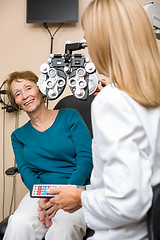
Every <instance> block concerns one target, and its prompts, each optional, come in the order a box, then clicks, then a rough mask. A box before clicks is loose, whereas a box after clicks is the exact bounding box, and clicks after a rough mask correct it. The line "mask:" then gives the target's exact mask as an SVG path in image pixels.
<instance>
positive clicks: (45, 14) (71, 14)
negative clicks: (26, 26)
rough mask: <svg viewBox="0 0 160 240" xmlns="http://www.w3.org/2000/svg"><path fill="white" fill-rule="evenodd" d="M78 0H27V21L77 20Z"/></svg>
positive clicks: (54, 21)
mask: <svg viewBox="0 0 160 240" xmlns="http://www.w3.org/2000/svg"><path fill="white" fill-rule="evenodd" d="M78 5H79V4H78V0H27V14H26V18H27V19H26V22H27V23H44V22H46V23H60V22H68V23H71V22H78Z"/></svg>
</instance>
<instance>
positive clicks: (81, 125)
mask: <svg viewBox="0 0 160 240" xmlns="http://www.w3.org/2000/svg"><path fill="white" fill-rule="evenodd" d="M69 128H70V129H69V131H70V134H71V139H72V141H73V144H74V147H75V151H76V156H75V160H76V168H75V170H74V171H73V173H72V175H71V177H70V179H69V181H68V184H75V183H76V184H77V185H78V184H79V185H85V184H86V183H87V184H88V183H89V179H90V175H91V171H92V167H93V165H92V152H91V142H92V141H91V136H90V133H89V130H88V128H87V126H86V124H85V122H84V120H83V119H82V117H81V116H80V114H79V112H78V111H74V114H73V115H72V118H71V119H70V124H69Z"/></svg>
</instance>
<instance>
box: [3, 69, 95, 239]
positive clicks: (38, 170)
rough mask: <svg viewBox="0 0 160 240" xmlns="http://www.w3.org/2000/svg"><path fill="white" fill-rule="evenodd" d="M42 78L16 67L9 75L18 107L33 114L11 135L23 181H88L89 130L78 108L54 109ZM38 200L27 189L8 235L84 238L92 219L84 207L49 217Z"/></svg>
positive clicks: (11, 95)
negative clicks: (48, 102) (43, 90)
mask: <svg viewBox="0 0 160 240" xmlns="http://www.w3.org/2000/svg"><path fill="white" fill-rule="evenodd" d="M37 81H38V77H37V76H36V75H35V74H34V73H33V72H31V71H25V72H13V73H11V74H10V75H9V78H8V79H7V92H8V97H9V100H10V102H11V104H12V106H14V107H15V108H16V109H22V110H24V111H25V112H26V113H27V115H28V116H29V118H30V120H29V121H28V122H27V123H26V124H25V125H24V126H22V127H20V128H18V129H16V130H15V131H14V132H13V133H12V135H11V140H12V146H13V150H14V154H15V158H16V163H17V166H18V170H19V172H20V174H21V178H22V181H23V182H24V184H25V185H26V187H27V188H28V189H29V190H30V188H31V186H32V185H33V184H35V183H39V184H43V183H46V184H49V183H50V184H73V185H85V184H88V183H89V179H90V174H91V171H92V154H91V136H90V133H89V130H88V128H87V126H86V125H85V123H84V121H83V119H82V117H81V116H80V114H79V113H78V111H76V110H73V109H60V110H50V109H48V108H47V107H46V106H45V102H44V95H43V94H42V93H41V92H40V91H39V88H38V87H37ZM38 200H39V199H33V198H30V196H29V193H27V194H26V196H25V197H24V198H23V199H22V201H21V203H20V205H19V207H18V209H17V210H16V211H15V213H14V214H13V215H12V216H11V217H10V219H9V223H8V227H7V229H6V233H5V236H4V238H3V239H4V240H12V239H16V240H20V239H24V240H28V239H35V238H36V239H42V238H43V236H44V235H45V239H51V236H52V238H54V239H55V240H63V239H77V240H78V239H83V236H84V235H85V233H86V224H85V221H84V217H83V211H82V209H80V210H78V211H77V212H76V213H73V214H68V213H66V212H64V211H63V210H58V212H56V215H55V216H53V217H52V219H49V218H48V217H47V216H46V215H45V211H44V209H43V208H42V209H39V207H38ZM53 222H54V224H53V225H52V223H53ZM62 227H63V231H61V229H62Z"/></svg>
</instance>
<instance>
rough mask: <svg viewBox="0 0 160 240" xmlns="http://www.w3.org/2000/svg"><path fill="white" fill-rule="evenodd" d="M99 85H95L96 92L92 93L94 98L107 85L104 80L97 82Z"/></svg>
mask: <svg viewBox="0 0 160 240" xmlns="http://www.w3.org/2000/svg"><path fill="white" fill-rule="evenodd" d="M99 82H100V83H99V84H98V85H97V89H96V91H95V92H94V93H93V95H94V96H96V95H97V94H98V93H99V92H100V91H101V90H102V89H103V88H104V87H105V86H107V85H108V84H109V83H108V82H107V81H106V80H99Z"/></svg>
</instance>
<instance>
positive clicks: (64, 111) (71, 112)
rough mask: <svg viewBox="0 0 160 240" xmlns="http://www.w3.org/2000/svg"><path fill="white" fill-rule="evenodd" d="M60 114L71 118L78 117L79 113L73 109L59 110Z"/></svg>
mask: <svg viewBox="0 0 160 240" xmlns="http://www.w3.org/2000/svg"><path fill="white" fill-rule="evenodd" d="M59 112H60V114H62V115H68V116H73V115H77V114H78V115H79V111H78V110H76V109H74V108H61V109H59Z"/></svg>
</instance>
